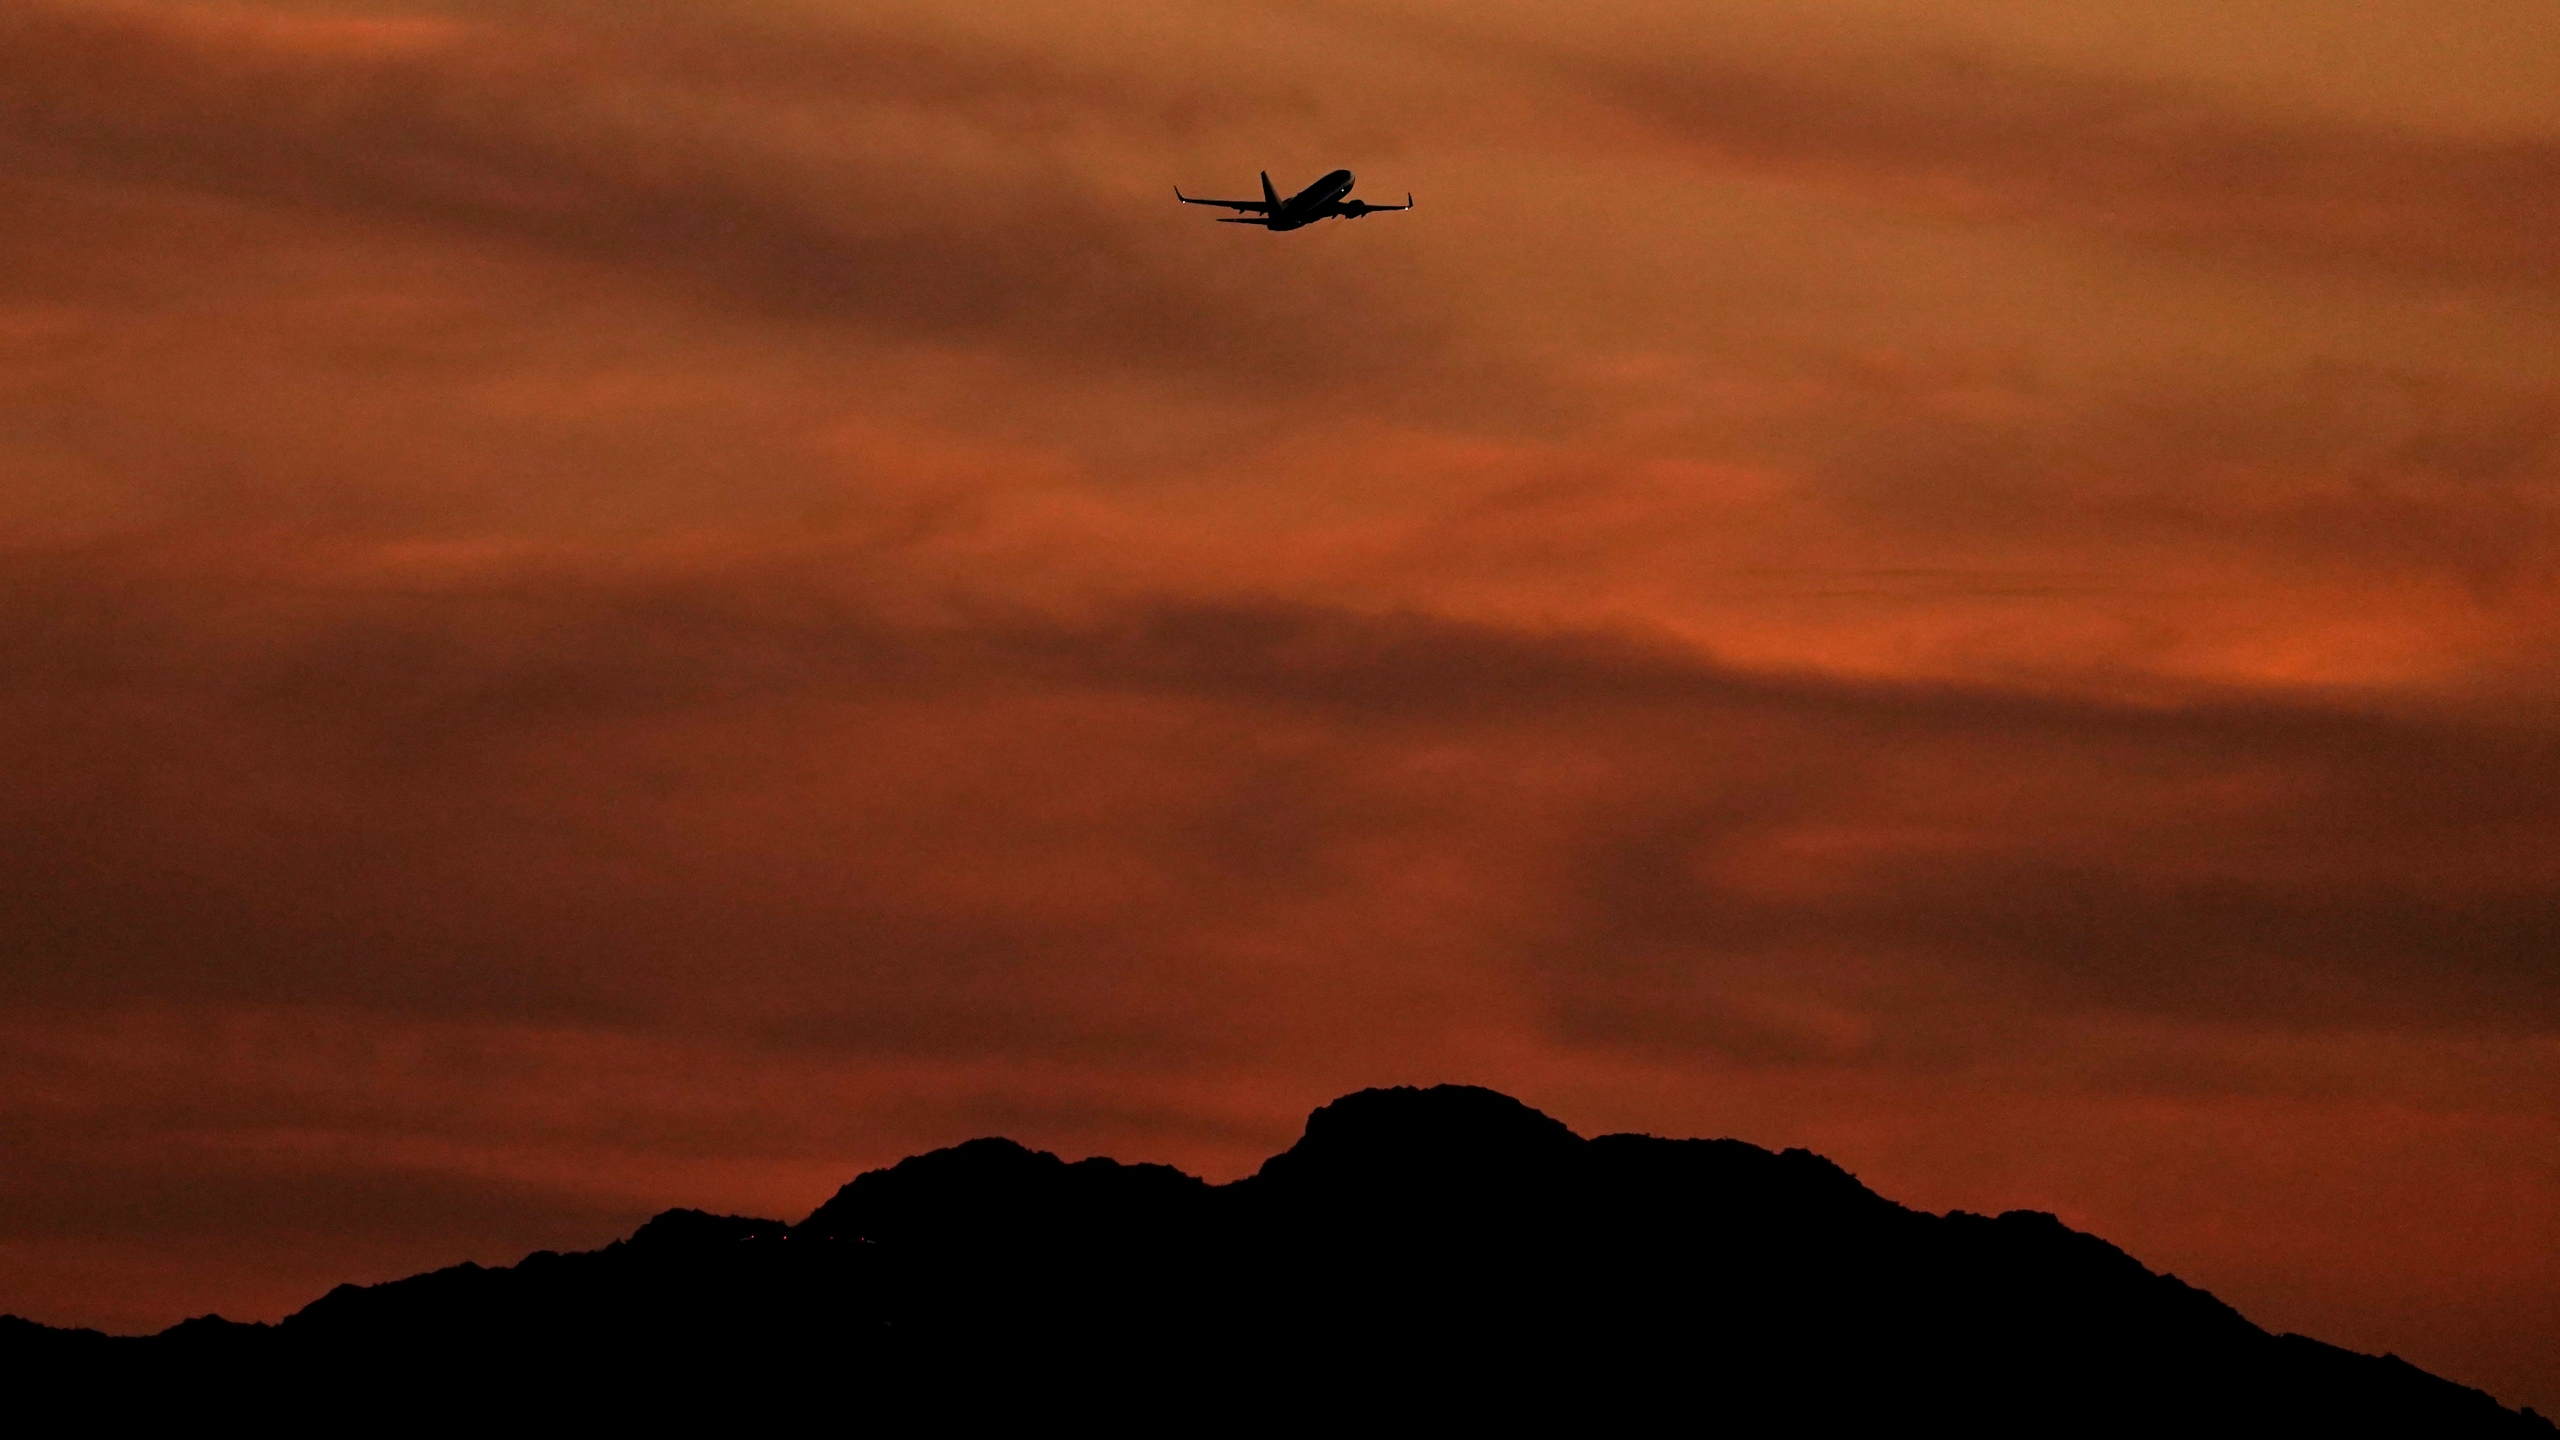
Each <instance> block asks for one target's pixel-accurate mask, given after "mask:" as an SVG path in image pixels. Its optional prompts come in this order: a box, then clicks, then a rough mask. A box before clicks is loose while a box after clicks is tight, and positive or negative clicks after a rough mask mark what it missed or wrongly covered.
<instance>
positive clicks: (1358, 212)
mask: <svg viewBox="0 0 2560 1440" xmlns="http://www.w3.org/2000/svg"><path fill="white" fill-rule="evenodd" d="M1412 208H1413V196H1411V195H1410V194H1408V195H1406V196H1405V197H1404V203H1403V204H1401V205H1372V204H1370V203H1369V202H1368V201H1366V200H1343V201H1338V202H1336V203H1335V205H1334V207H1333V213H1335V214H1337V215H1344V216H1348V217H1350V218H1351V219H1354V220H1357V219H1359V218H1360V217H1361V216H1363V215H1374V214H1376V213H1378V212H1379V211H1381V210H1410V209H1412Z"/></svg>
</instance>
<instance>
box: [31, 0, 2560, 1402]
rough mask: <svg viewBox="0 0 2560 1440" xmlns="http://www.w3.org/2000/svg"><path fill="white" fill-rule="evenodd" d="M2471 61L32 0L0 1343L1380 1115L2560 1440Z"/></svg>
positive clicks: (2169, 3)
mask: <svg viewBox="0 0 2560 1440" xmlns="http://www.w3.org/2000/svg"><path fill="white" fill-rule="evenodd" d="M2548 18H2549V16H2548V9H2547V6H2544V5H2542V4H2541V3H2540V0H2458V3H2453V4H2444V3H2433V4H2419V3H2416V0H2384V3H2379V4H2376V5H2373V6H2367V7H2363V8H2362V9H2360V10H2359V11H2358V13H2357V14H2355V15H2353V16H2348V15H2344V14H2341V13H2338V12H2337V11H2336V9H2335V7H2329V6H2323V5H2319V4H2316V3H2312V0H2275V3H2269V4H2266V5H2260V6H2254V7H2246V8H2245V9H2236V8H2234V7H2230V6H2228V5H2216V4H2209V3H2205V0H2091V3H2087V4H2080V5H2074V6H2069V7H2054V6H2049V5H2039V4H2034V3H2029V0H1890V3H1888V0H1816V3H1811V4H1807V5H1801V6H1793V7H1769V6H1761V5H1752V4H1745V3H1740V0H1703V3H1691V4H1678V5H1674V4H1670V3H1668V0H1608V3H1604V4H1601V5H1599V6H1596V7H1581V8H1577V9H1576V10H1575V11H1573V12H1571V13H1570V14H1567V13H1565V12H1561V11H1552V10H1549V9H1546V8H1542V7H1538V6H1533V5H1525V4H1515V3H1509V0H1503V3H1496V4H1491V5H1486V4H1475V5H1458V4H1455V3H1452V0H1392V3H1386V4H1380V5H1373V6H1366V7H1348V6H1334V5H1326V4H1287V3H1273V4H1269V5H1256V6H1248V7H1242V8H1239V7H1234V6H1223V5H1208V4H1202V3H1196V0H1144V3H1138V0H1129V3H1122V0H1108V3H1104V4H1100V5H1094V4H1074V5H1069V4H1063V3H1058V0H996V3H994V4H991V5H970V6H958V5H950V4H947V3H944V0H892V3H885V4H862V5H854V4H849V3H845V0H744V3H728V4H718V5H715V4H712V3H710V0H661V3H655V4H652V5H649V6H646V7H603V8H599V7H596V6H593V5H589V4H584V3H579V0H20V3H18V4H16V5H13V6H11V7H9V9H8V10H7V12H6V13H5V14H0V96H5V97H6V98H0V158H4V159H5V161H6V163H5V164H0V201H5V202H6V203H5V206H0V217H5V218H0V260H5V262H6V263H5V264H0V587H5V589H0V593H5V596H6V602H5V604H0V744H5V745H6V746H7V748H8V749H9V751H10V753H12V754H13V755H16V756H19V757H22V758H21V763H20V764H19V765H18V766H16V767H14V775H13V781H12V783H11V784H10V785H8V786H5V787H0V860H5V862H6V863H5V865H0V957H5V958H4V959H0V1135H5V1137H6V1138H5V1140H0V1155H5V1156H6V1157H7V1160H8V1163H7V1164H6V1165H5V1166H0V1311H6V1312H14V1313H17V1314H20V1315H24V1316H27V1317H29V1318H32V1319H35V1320H39V1321H43V1322H45V1323H48V1324H58V1325H94V1326H97V1327H99V1328H103V1329H107V1330H110V1331H116V1332H123V1333H133V1332H140V1331H150V1330H157V1329H160V1328H162V1327H164V1326H165V1325H167V1324H170V1323H172V1322H174V1321H175V1320H177V1319H180V1318H183V1317H185V1316H189V1315H199V1314H204V1313H207V1312H218V1313H221V1314H223V1315H226V1316H230V1317H232V1318H235V1319H244V1320H247V1319H268V1320H273V1319H276V1318H279V1317H280V1316H281V1315H282V1314H284V1313H286V1312H287V1311H288V1310H290V1309H292V1308H294V1307H295V1306H297V1305H299V1304H301V1303H304V1302H306V1301H308V1300H310V1299H312V1298H315V1297H317V1296H318V1295H319V1294H321V1293H322V1292H323V1291H325V1290H326V1289H327V1288H328V1286H329V1285H333V1284H336V1283H338V1282H339V1281H341V1280H355V1279H363V1278H370V1279H388V1278H392V1277H394V1276H398V1275H406V1274H410V1273H415V1272H417V1271H419V1270H423V1269H427V1268H430V1267H431V1266H433V1265H443V1264H450V1263H454V1262H456V1261H459V1260H464V1259H470V1260H474V1261H478V1262H480V1263H484V1264H488V1263H512V1262H513V1261H514V1260H515V1259H517V1258H518V1257H520V1256H521V1255H523V1254H525V1253H527V1252H530V1251H533V1250H539V1249H562V1248H577V1247H579V1246H583V1245H590V1244H600V1243H602V1241H603V1240H604V1239H606V1238H610V1237H611V1236H612V1235H614V1234H622V1233H627V1232H628V1231H629V1230H630V1228H631V1227H632V1226H633V1225H634V1224H636V1223H638V1221H639V1220H640V1219H643V1218H645V1217H646V1216H647V1215H649V1214H652V1213H655V1212H657V1211H658V1210H661V1209H665V1208H669V1207H671V1206H683V1207H691V1208H701V1209H707V1210H714V1211H734V1212H737V1213H743V1214H775V1213H805V1212H806V1210H807V1209H808V1208H810V1206H813V1205H815V1204H816V1203H818V1202H820V1201H823V1199H824V1198H825V1196H826V1194H827V1193H828V1192H829V1189H831V1187H832V1186H834V1185H837V1184H841V1183H843V1182H844V1181H845V1180H846V1179H848V1178H849V1177H850V1176H852V1175H854V1174H856V1173H860V1172H862V1171H864V1170H867V1169H871V1168H875V1167H876V1166H878V1165H880V1164H885V1163H888V1162H890V1161H893V1160H895V1159H896V1158H898V1157H900V1156H903V1155H906V1154H911V1153H915V1152H917V1151H919V1150H921V1149H923V1148H927V1146H928V1145H929V1144H943V1143H951V1142H950V1139H949V1137H952V1136H964V1137H965V1136H976V1135H983V1134H989V1133H996V1134H1004V1135H1008V1136H1011V1137H1012V1138H1016V1139H1018V1140H1020V1141H1021V1142H1022V1143H1025V1144H1028V1145H1031V1146H1032V1147H1033V1148H1036V1149H1044V1150H1050V1151H1052V1152H1054V1153H1058V1154H1061V1155H1078V1154H1081V1155H1110V1156H1115V1157H1118V1158H1122V1159H1129V1158H1133V1157H1134V1158H1138V1159H1144V1160H1148V1161H1154V1162H1159V1163H1167V1164H1172V1165H1175V1166H1177V1167H1179V1168H1181V1169H1183V1170H1184V1171H1186V1172H1187V1173H1191V1174H1196V1175H1200V1176H1203V1177H1204V1178H1208V1179H1210V1180H1213V1181H1220V1180H1226V1179H1232V1178H1235V1177H1236V1176H1237V1175H1238V1174H1241V1173H1245V1171H1246V1170H1248V1169H1249V1168H1250V1166H1251V1165H1252V1164H1254V1163H1258V1161H1259V1157H1262V1156H1266V1155H1269V1154H1272V1153H1276V1152H1277V1151H1278V1150H1279V1149H1281V1148H1283V1147H1284V1146H1285V1143H1286V1141H1285V1139H1284V1138H1282V1137H1285V1136H1286V1135H1290V1134H1294V1133H1295V1130H1294V1127H1295V1126H1296V1125H1298V1124H1300V1123H1302V1122H1303V1119H1304V1117H1305V1114H1306V1112H1307V1111H1308V1109H1310V1108H1312V1106H1313V1105H1315V1104H1317V1103H1321V1101H1322V1097H1326V1096H1339V1095H1342V1094H1345V1093H1348V1092H1351V1091H1355V1090H1358V1089H1361V1088H1364V1087H1367V1086H1373V1085H1390V1084H1398V1083H1418V1084H1431V1083H1441V1082H1450V1081H1457V1082H1463V1083H1473V1084H1480V1085H1484V1086H1486V1087H1488V1088H1492V1089H1494V1090H1497V1091H1500V1092H1502V1093H1505V1094H1510V1095H1517V1096H1521V1097H1523V1098H1524V1099H1527V1100H1528V1101H1529V1102H1530V1103H1532V1104H1534V1105H1535V1107H1536V1108H1538V1109H1540V1110H1541V1111H1544V1112H1545V1113H1548V1114H1550V1115H1554V1116H1556V1117H1557V1118H1559V1119H1561V1120H1563V1121H1564V1122H1565V1123H1567V1124H1568V1125H1570V1126H1572V1127H1573V1128H1574V1129H1575V1130H1576V1132H1577V1133H1584V1134H1591V1133H1600V1132H1604V1131H1635V1132H1641V1133H1655V1134H1666V1135H1697V1136H1731V1137H1735V1138H1740V1139H1743V1140H1746V1141H1749V1142H1751V1143H1754V1144H1758V1145H1763V1146H1767V1147H1769V1148H1772V1149H1784V1148H1790V1147H1800V1148H1805V1149H1810V1150H1812V1151H1814V1152H1815V1153H1817V1154H1821V1155H1823V1156H1826V1157H1828V1158H1829V1159H1831V1160H1832V1161H1834V1162H1835V1163H1837V1164H1839V1165H1841V1166H1842V1167H1844V1168H1845V1169H1847V1170H1849V1171H1851V1172H1852V1173H1854V1174H1856V1175H1858V1176H1859V1177H1860V1179H1861V1181H1862V1182H1863V1183H1865V1184H1867V1185H1868V1186H1869V1187H1870V1188H1872V1189H1874V1190H1875V1191H1876V1192H1877V1193H1879V1194H1882V1195H1885V1196H1887V1197H1889V1198H1891V1199H1893V1200H1894V1201H1896V1202H1897V1203H1900V1204H1904V1205H1908V1206H1911V1207H1913V1208H1916V1209H1924V1210H1928V1211H1932V1212H1943V1211H1947V1210H1951V1209H1965V1210H1969V1211H1974V1212H1977V1213H1985V1214H1997V1213H1999V1212H2002V1211H2006V1210H2017V1209H2024V1210H2036V1211H2044V1212H2049V1213H2052V1214H2055V1215H2058V1216H2060V1217H2061V1218H2062V1219H2063V1221H2064V1222H2065V1223H2067V1224H2069V1225H2070V1226H2072V1227H2073V1228H2075V1229H2079V1230H2083V1231H2086V1232H2088V1233H2091V1234H2095V1235H2098V1236H2100V1237H2102V1238H2104V1239H2105V1240H2107V1241H2108V1242H2109V1243H2111V1244H2114V1245H2116V1246H2118V1247H2120V1248H2122V1249H2123V1250H2125V1251H2126V1252H2127V1253H2129V1254H2131V1255H2133V1256H2135V1257H2136V1258H2137V1259H2139V1260H2141V1261H2142V1262H2143V1263H2144V1264H2145V1265H2147V1266H2150V1267H2151V1268H2152V1269H2154V1270H2157V1271H2162V1272H2171V1273H2175V1274H2177V1275H2179V1276H2181V1277H2183V1278H2184V1279H2186V1280H2187V1281H2188V1282H2190V1283H2192V1284H2195V1285H2197V1286H2199V1287H2201V1288H2204V1289H2206V1290H2209V1291H2211V1292H2212V1293H2214V1294H2215V1295H2218V1296H2220V1297H2221V1298H2222V1299H2224V1300H2225V1301H2228V1302H2229V1303H2230V1304H2232V1305H2233V1306H2235V1307H2236V1308H2238V1309H2239V1310H2240V1311H2242V1313H2244V1314H2246V1315H2248V1316H2249V1317H2250V1318H2251V1319H2252V1320H2253V1321H2255V1322H2257V1323H2259V1324H2261V1325H2263V1326H2265V1327H2266V1328H2268V1329H2270V1330H2273V1331H2279V1332H2281V1331H2298V1332H2301V1333H2303V1334H2308V1335H2313V1336H2317V1337H2319V1338H2321V1339H2323V1340H2327V1341H2330V1342H2332V1343H2335V1344H2338V1345H2341V1346H2346V1347H2348V1348H2351V1349H2355V1350H2359V1351H2363V1352H2367V1353H2373V1354H2380V1353H2383V1352H2386V1351H2387V1352H2391V1353H2396V1354H2398V1355H2401V1356H2403V1357H2406V1358H2408V1359H2409V1360H2410V1361H2411V1362H2412V1363H2414V1364H2417V1365H2419V1366H2421V1367H2423V1368H2425V1369H2427V1370H2429V1371H2431V1372H2433V1373H2436V1374H2439V1375H2443V1376H2445V1377H2447V1378H2450V1379H2453V1380H2456V1381H2458V1382H2460V1383H2462V1384H2465V1385H2473V1386H2478V1387H2481V1388H2483V1389H2486V1390H2488V1391H2490V1392H2491V1393H2492V1394H2494V1395H2496V1396H2497V1397H2498V1398H2499V1399H2500V1400H2501V1401H2502V1402H2503V1403H2505V1404H2508V1405H2510V1406H2521V1405H2528V1404H2529V1405H2533V1406H2535V1407H2536V1408H2538V1409H2539V1410H2541V1411H2542V1412H2544V1413H2546V1414H2551V1413H2560V1348H2555V1346H2554V1343H2553V1340H2552V1337H2554V1336H2560V687H2555V684H2554V678H2555V676H2560V239H2555V237H2560V86H2554V85H2552V84H2551V83H2550V80H2551V77H2552V76H2554V75H2556V74H2560V31H2555V30H2554V29H2553V27H2552V26H2551V25H2549V24H2548V23H2547V22H2548ZM1338 170H1348V171H1351V172H1353V173H1355V174H1356V175H1357V177H1358V182H1357V183H1358V187H1359V188H1358V189H1357V190H1356V191H1354V192H1353V194H1354V197H1355V198H1368V199H1370V200H1372V201H1373V202H1388V201H1393V200H1397V199H1400V197H1403V196H1405V195H1406V194H1407V193H1408V192H1410V193H1412V194H1413V195H1414V196H1415V197H1416V199H1417V201H1418V203H1417V205H1416V208H1415V209H1413V210H1412V211H1410V212H1402V213H1396V214H1390V215H1376V216H1369V217H1366V218H1364V219H1362V220H1361V221H1360V222H1359V223H1357V224H1343V223H1332V222H1330V221H1328V222H1322V223H1317V224H1313V225H1310V226H1307V227H1305V228H1303V229H1299V230H1294V231H1289V232H1285V233H1271V232H1265V231H1263V230H1261V229H1259V228H1256V227H1253V226H1250V225H1222V224H1217V223H1213V220H1212V217H1213V216H1217V215H1221V214H1224V213H1225V212H1222V211H1215V210H1203V209H1198V208H1194V207H1191V206H1187V205H1184V204H1182V203H1180V202H1179V201H1178V200H1177V199H1176V198H1175V194H1174V190H1175V187H1176V186H1177V185H1179V186H1180V187H1181V188H1182V189H1183V190H1184V191H1185V192H1187V193H1188V194H1190V195H1193V196H1216V197H1240V196H1247V195H1250V194H1251V193H1253V192H1254V190H1255V189H1256V188H1257V181H1256V179H1255V177H1256V176H1257V175H1258V174H1259V173H1261V172H1264V171H1268V172H1269V174H1270V176H1271V179H1272V183H1273V185H1274V186H1275V187H1276V190H1277V193H1279V194H1280V195H1283V196H1286V195H1290V194H1294V193H1296V192H1298V191H1299V190H1301V189H1303V188H1304V187H1306V186H1307V185H1308V184H1309V182H1310V181H1313V180H1315V179H1316V178H1317V177H1319V176H1326V175H1330V174H1332V173H1333V172H1335V171H1338ZM937 1137H939V1138H937ZM1275 1141H1277V1142H1278V1143H1275ZM795 1196H805V1197H810V1198H809V1199H808V1201H807V1203H806V1204H801V1205H799V1207H798V1209H796V1210H794V1209H790V1208H789V1207H787V1206H785V1205H783V1204H782V1203H781V1202H782V1201H783V1200H784V1199H785V1198H786V1197H795ZM794 1203H797V1202H794Z"/></svg>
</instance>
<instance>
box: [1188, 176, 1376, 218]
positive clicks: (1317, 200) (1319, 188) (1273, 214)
mask: <svg viewBox="0 0 2560 1440" xmlns="http://www.w3.org/2000/svg"><path fill="white" fill-rule="evenodd" d="M1351 184H1352V180H1351V172H1350V171H1348V170H1336V171H1334V172H1333V173H1332V174H1330V175H1327V176H1326V177H1324V178H1323V179H1321V180H1319V181H1317V182H1316V183H1314V184H1313V185H1310V186H1308V187H1307V188H1306V189H1304V190H1301V191H1299V192H1298V193H1297V194H1295V195H1292V196H1290V197H1289V198H1288V199H1286V200H1283V199H1281V198H1280V192H1278V191H1276V190H1274V189H1272V188H1271V172H1270V171H1268V170H1265V171H1263V172H1262V198H1261V199H1259V200H1197V199H1194V198H1192V197H1191V196H1189V195H1185V194H1183V193H1182V187H1181V186H1179V185H1176V186H1174V187H1173V198H1175V199H1176V200H1179V201H1181V202H1182V203H1183V204H1185V205H1224V206H1226V207H1227V208H1228V209H1230V210H1251V211H1258V212H1260V213H1258V214H1253V215H1239V216H1235V217H1233V218H1231V219H1221V220H1220V221H1219V222H1218V223H1219V224H1221V225H1259V226H1261V227H1262V228H1263V229H1265V230H1295V229H1297V228H1298V227H1299V226H1302V225H1313V224H1314V223H1316V222H1317V221H1319V220H1357V219H1359V218H1360V217H1361V216H1363V215H1367V214H1370V213H1372V212H1373V211H1378V210H1410V209H1412V208H1413V197H1412V196H1411V195H1407V196H1406V197H1404V203H1403V204H1401V205H1372V204H1370V203H1369V202H1368V201H1366V200H1345V199H1343V198H1342V197H1343V196H1345V195H1348V194H1350V193H1351Z"/></svg>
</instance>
